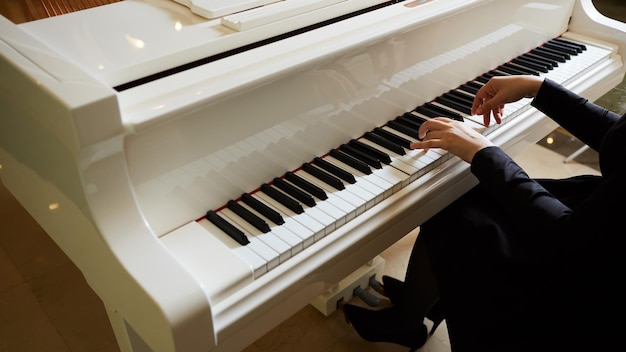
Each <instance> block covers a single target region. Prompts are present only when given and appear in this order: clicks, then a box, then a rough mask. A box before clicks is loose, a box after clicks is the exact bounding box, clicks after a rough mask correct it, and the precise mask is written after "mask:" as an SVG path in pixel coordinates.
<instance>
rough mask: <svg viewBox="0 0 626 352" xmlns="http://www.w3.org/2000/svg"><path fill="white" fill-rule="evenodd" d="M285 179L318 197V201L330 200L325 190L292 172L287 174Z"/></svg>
mask: <svg viewBox="0 0 626 352" xmlns="http://www.w3.org/2000/svg"><path fill="white" fill-rule="evenodd" d="M285 178H286V179H287V180H288V181H290V182H291V183H293V184H294V185H296V186H298V187H300V188H302V189H303V190H305V191H307V192H309V193H310V194H312V195H314V196H316V197H317V198H318V199H321V200H325V199H328V195H326V192H324V190H323V189H321V188H319V187H317V186H316V185H314V184H312V183H311V182H309V181H307V180H305V179H303V178H302V177H300V176H298V175H296V174H294V173H293V172H291V171H289V172H287V173H286V174H285Z"/></svg>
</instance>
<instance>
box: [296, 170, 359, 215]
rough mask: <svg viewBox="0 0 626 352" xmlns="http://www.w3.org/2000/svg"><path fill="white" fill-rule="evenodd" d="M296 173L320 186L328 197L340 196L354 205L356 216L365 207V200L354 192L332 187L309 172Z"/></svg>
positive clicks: (300, 171)
mask: <svg viewBox="0 0 626 352" xmlns="http://www.w3.org/2000/svg"><path fill="white" fill-rule="evenodd" d="M296 175H298V176H300V177H302V178H303V179H305V180H307V181H309V182H311V183H313V184H314V185H316V186H318V187H320V188H322V189H323V190H324V191H326V194H328V196H329V197H330V195H331V194H333V195H335V196H337V197H339V198H341V199H342V200H344V201H345V202H347V203H349V204H351V205H352V206H353V207H354V212H355V215H356V216H359V215H361V214H362V213H363V212H364V211H365V209H366V203H367V202H366V201H365V200H363V199H362V198H359V197H357V196H356V195H355V194H353V193H352V192H350V191H346V190H345V189H344V190H337V189H335V188H334V187H332V186H331V185H329V184H327V183H325V182H323V181H321V180H320V179H318V178H316V177H314V176H312V175H311V174H309V173H307V172H305V171H302V170H299V171H297V172H296Z"/></svg>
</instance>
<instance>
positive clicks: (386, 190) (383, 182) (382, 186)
mask: <svg viewBox="0 0 626 352" xmlns="http://www.w3.org/2000/svg"><path fill="white" fill-rule="evenodd" d="M324 160H326V161H328V162H329V163H332V164H334V165H335V166H337V167H340V168H342V169H344V170H345V171H347V172H349V173H351V174H352V175H354V178H355V179H356V181H357V182H367V183H368V184H370V185H371V186H370V187H375V189H377V193H378V194H382V195H383V198H387V197H388V196H390V195H391V194H392V193H393V187H394V186H395V185H396V184H397V183H399V182H401V180H398V179H394V180H393V181H389V180H388V179H387V178H385V177H381V176H380V174H378V173H374V172H372V173H371V174H369V175H367V174H364V173H362V172H361V171H359V170H357V169H355V168H353V167H352V166H350V165H348V164H345V163H344V162H343V161H341V160H339V159H335V158H334V157H332V156H326V157H324Z"/></svg>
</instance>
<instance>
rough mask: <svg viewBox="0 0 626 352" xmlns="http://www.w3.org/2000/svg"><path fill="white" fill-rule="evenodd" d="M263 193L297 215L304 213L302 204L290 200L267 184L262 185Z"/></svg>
mask: <svg viewBox="0 0 626 352" xmlns="http://www.w3.org/2000/svg"><path fill="white" fill-rule="evenodd" d="M261 192H263V193H265V194H267V195H268V196H270V197H271V198H272V199H274V200H275V201H277V202H279V203H280V204H282V205H284V206H285V207H287V208H288V209H290V210H291V211H293V212H294V213H296V214H302V213H304V209H303V208H302V204H300V203H298V202H296V201H295V200H293V199H292V198H289V197H288V196H286V195H285V194H284V193H282V192H281V191H279V190H276V189H274V188H273V187H272V186H270V185H268V184H267V183H264V184H262V185H261Z"/></svg>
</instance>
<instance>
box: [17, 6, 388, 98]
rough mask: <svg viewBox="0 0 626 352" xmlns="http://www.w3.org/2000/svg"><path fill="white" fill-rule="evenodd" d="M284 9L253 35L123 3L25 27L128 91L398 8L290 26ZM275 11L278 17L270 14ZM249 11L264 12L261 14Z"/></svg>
mask: <svg viewBox="0 0 626 352" xmlns="http://www.w3.org/2000/svg"><path fill="white" fill-rule="evenodd" d="M283 2H284V1H281V2H278V3H275V4H269V5H266V6H265V7H264V9H265V11H264V13H265V14H261V16H267V18H268V19H272V18H276V19H277V20H276V21H274V22H271V23H269V24H264V22H263V21H261V22H259V16H254V18H252V19H250V21H255V22H256V23H255V24H253V28H252V29H250V30H244V29H240V30H236V29H233V28H230V27H229V26H226V25H223V24H222V23H226V22H225V21H223V20H224V19H221V18H215V19H207V18H206V17H202V16H199V15H197V14H195V13H194V11H192V10H191V9H190V8H189V7H187V6H184V5H181V4H179V3H177V2H176V1H173V0H125V1H120V2H117V3H114V4H109V5H106V6H99V7H95V8H91V9H87V10H83V11H78V12H73V13H69V14H66V15H63V16H55V17H51V18H46V19H42V20H38V21H33V22H27V23H23V24H20V25H19V26H20V27H22V29H24V30H25V31H26V32H28V33H30V34H31V35H33V36H34V37H36V38H38V39H40V40H41V41H43V42H45V43H46V44H47V45H49V46H50V47H51V48H53V49H54V50H55V51H57V52H58V53H61V54H62V55H64V56H66V57H67V58H68V59H70V60H71V61H72V62H74V63H75V64H77V65H78V66H80V67H81V68H82V69H84V70H86V71H87V72H88V73H89V74H91V75H92V76H94V77H96V78H98V79H99V80H100V81H102V82H103V83H105V84H107V85H110V86H111V87H118V90H123V89H124V87H125V86H126V85H127V84H128V83H129V82H135V81H137V80H143V79H145V77H150V76H152V75H158V76H159V75H161V73H163V72H167V71H168V70H172V69H174V68H177V69H178V68H181V67H182V69H184V67H185V66H186V65H189V64H190V63H195V62H197V61H198V60H205V59H207V58H211V57H213V56H215V55H222V54H223V53H226V52H229V51H231V50H240V48H245V47H246V46H249V45H255V43H258V42H260V41H264V40H268V38H274V37H277V36H284V35H285V34H286V33H290V32H292V31H297V30H300V29H302V28H305V27H307V26H312V25H314V24H316V23H319V22H322V21H325V20H327V19H332V18H336V17H338V16H343V15H346V14H350V13H355V12H358V11H364V9H367V8H371V7H377V6H385V5H388V4H391V3H394V2H395V1H387V0H344V1H340V2H331V4H330V5H328V6H322V5H324V3H320V5H319V6H317V7H315V6H313V7H311V8H308V11H305V10H306V9H300V10H299V11H297V12H295V13H294V16H291V17H288V16H287V17H286V18H285V16H284V15H283V13H284V9H282V10H281V9H280V7H279V5H281V3H283ZM272 6H276V8H277V9H276V10H275V11H272ZM250 11H254V12H259V11H258V8H257V9H253V10H250ZM303 11H304V13H302V12H303ZM237 15H240V14H237ZM235 21H238V20H237V17H235V18H234V19H233V22H235ZM231 27H232V26H231ZM133 85H136V83H133ZM120 86H121V88H120Z"/></svg>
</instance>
